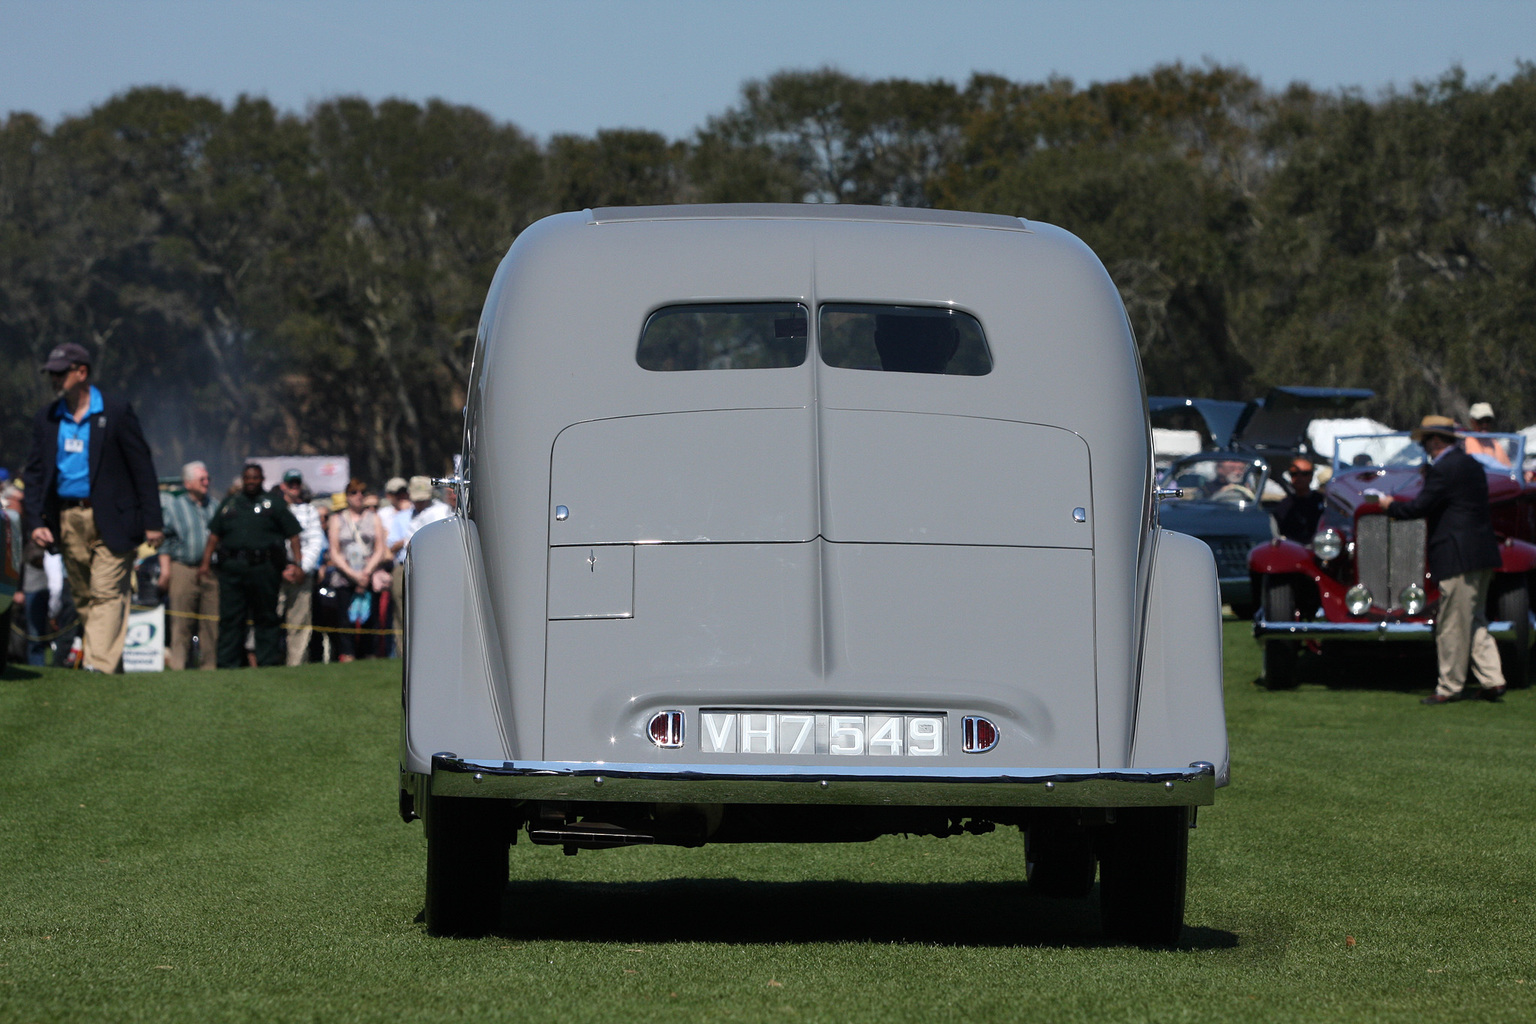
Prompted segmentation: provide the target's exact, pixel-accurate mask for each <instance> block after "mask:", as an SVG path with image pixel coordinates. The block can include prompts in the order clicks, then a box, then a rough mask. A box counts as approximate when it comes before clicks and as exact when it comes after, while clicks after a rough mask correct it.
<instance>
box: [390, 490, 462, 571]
mask: <svg viewBox="0 0 1536 1024" xmlns="http://www.w3.org/2000/svg"><path fill="white" fill-rule="evenodd" d="M451 515H453V509H451V508H449V507H448V506H447V505H445V504H443V503H442V502H441V501H438V500H437V499H435V498H434V499H433V500H432V504H430V505H428V506H427V507H426V508H424V509H421V510H420V511H417V510H416V507H415V506H414V505H412V506H411V508H410V509H408V510H406V511H404V512H401V513H400V514H399V515H397V516H395V521H394V522H393V523H391V524H390V527H389V546H390V547H394V546H395V542H396V541H404V542H405V543H404V544H402V545H400V550H399V551H397V552H395V563H396V564H397V565H404V564H405V549H406V548H408V547H410V544H411V538H412V537H414V536H415V535H416V531H417V530H419V529H421V528H422V527H423V526H426V525H427V524H428V523H435V522H437V521H438V520H439V519H447V518H448V517H449V516H451Z"/></svg>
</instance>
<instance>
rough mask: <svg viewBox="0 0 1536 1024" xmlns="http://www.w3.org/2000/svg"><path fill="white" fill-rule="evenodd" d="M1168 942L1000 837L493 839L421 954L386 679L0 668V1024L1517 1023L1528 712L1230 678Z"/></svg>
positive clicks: (378, 675) (362, 665) (1535, 879)
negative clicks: (499, 854) (498, 883)
mask: <svg viewBox="0 0 1536 1024" xmlns="http://www.w3.org/2000/svg"><path fill="white" fill-rule="evenodd" d="M1226 636H1227V716H1228V721H1229V723H1230V729H1231V740H1232V750H1233V758H1232V777H1233V785H1232V786H1231V787H1230V788H1228V789H1226V790H1223V791H1221V792H1220V793H1219V794H1218V797H1217V803H1216V805H1215V806H1214V807H1210V808H1206V809H1204V810H1203V811H1202V812H1201V814H1200V827H1199V829H1198V830H1196V831H1195V832H1194V833H1193V834H1192V836H1191V840H1190V896H1189V907H1188V917H1187V919H1188V927H1187V929H1186V931H1185V939H1184V943H1183V945H1182V946H1181V947H1180V948H1178V949H1175V950H1161V951H1146V950H1139V949H1131V948H1118V947H1107V946H1102V945H1100V944H1099V942H1098V940H1097V938H1096V918H1097V912H1096V907H1095V904H1094V903H1093V902H1092V901H1091V900H1090V901H1088V902H1057V901H1051V900H1045V899H1039V898H1035V897H1032V896H1031V895H1030V894H1029V892H1028V891H1027V890H1026V889H1025V888H1024V886H1023V883H1022V882H1021V881H1020V880H1021V878H1022V876H1023V857H1022V854H1023V844H1022V841H1021V840H1020V838H1019V836H1018V833H1017V832H1015V831H1011V830H1006V831H1004V830H1000V831H998V832H996V833H994V834H992V835H988V836H981V837H961V838H956V839H948V840H933V839H897V838H892V839H886V840H882V841H879V842H876V843H870V844H855V845H848V846H827V847H814V846H762V847H737V848H732V847H708V848H705V849H703V850H673V849H663V848H653V849H645V848H640V849H630V850H615V851H603V852H584V853H582V854H581V855H580V856H578V857H565V856H562V855H561V853H560V851H559V850H557V849H549V848H535V847H533V846H530V845H528V844H526V842H525V843H524V844H522V845H519V846H517V847H514V849H513V851H512V874H513V882H512V886H511V890H510V891H509V893H508V906H509V908H511V915H510V916H509V918H508V920H507V922H506V927H505V928H504V929H503V933H502V934H501V935H499V936H497V937H493V938H490V939H484V940H474V941H462V940H441V939H431V938H428V937H427V936H426V935H425V933H424V931H423V927H422V925H421V924H420V922H419V920H418V918H419V915H420V911H421V907H422V876H423V871H424V868H423V864H424V858H425V844H424V841H423V839H422V830H421V825H420V823H419V822H418V823H414V824H412V825H409V826H407V825H403V824H401V822H400V820H399V818H398V816H397V815H396V813H395V774H394V773H395V734H396V729H397V726H398V721H397V719H398V713H399V698H398V693H397V690H396V686H397V682H396V677H395V674H394V667H395V666H394V665H392V664H384V663H370V662H359V663H355V664H352V665H347V666H314V667H308V668H304V669H271V670H261V671H246V672H220V673H198V672H185V673H175V674H171V673H168V674H165V675H161V676H129V677H116V678H105V679H104V678H102V677H100V676H91V675H86V674H84V673H78V672H64V671H57V670H46V671H43V670H29V669H16V668H12V669H11V671H10V672H9V673H8V674H7V675H6V676H5V677H4V678H3V680H0V771H3V773H4V780H5V786H4V790H3V792H4V795H3V798H0V879H3V881H0V893H3V899H0V1021H6V1022H9V1021H45V1020H69V1021H96V1020H99V1021H114V1022H116V1021H134V1020H155V1021H159V1020H187V1021H198V1022H205V1021H223V1020H242V1021H243V1020H260V1021H289V1020H306V1021H307V1020H314V1021H352V1020H360V1021H362V1020H368V1021H389V1022H400V1021H412V1022H414V1021H431V1020H467V1021H495V1020H518V1021H562V1022H566V1021H571V1022H574V1021H645V1020H665V1021H669V1022H670V1021H680V1020H777V1021H784V1020H793V1021H817V1020H824V1021H844V1020H878V1021H900V1020H939V1019H950V1018H961V1019H965V1020H974V1021H994V1020H1023V1021H1031V1022H1042V1024H1043V1022H1051V1024H1055V1022H1060V1021H1079V1020H1080V1021H1101V1020H1111V1021H1117V1020H1126V1021H1132V1020H1134V1021H1142V1020H1145V1021H1195V1020H1210V1021H1223V1022H1230V1021H1234V1020H1242V1021H1324V1022H1328V1024H1339V1022H1341V1021H1369V1020H1394V1021H1415V1022H1418V1021H1432V1020H1461V1021H1473V1020H1476V1021H1531V1020H1533V1019H1536V914H1533V910H1536V885H1533V883H1536V829H1533V819H1536V796H1533V793H1532V778H1533V776H1536V753H1533V751H1536V746H1533V739H1536V693H1533V692H1532V691H1520V692H1517V693H1512V694H1511V696H1509V697H1508V698H1507V699H1506V700H1505V702H1504V703H1503V704H1501V705H1490V704H1484V703H1471V702H1468V703H1463V704H1457V705H1451V706H1446V707H1432V708H1426V707H1422V706H1420V705H1419V703H1418V700H1417V698H1418V697H1419V696H1421V695H1422V694H1423V693H1425V692H1427V687H1428V682H1429V681H1428V679H1427V678H1425V679H1424V680H1423V685H1422V686H1421V687H1420V688H1419V689H1417V690H1414V691H1412V692H1410V691H1407V690H1391V689H1381V688H1370V687H1365V688H1352V689H1351V688H1334V689H1329V688H1325V687H1323V686H1319V685H1303V686H1302V687H1301V688H1300V689H1299V690H1296V691H1294V692H1288V693H1266V692H1264V691H1262V690H1260V689H1258V688H1256V687H1255V686H1254V685H1253V682H1252V680H1253V679H1254V677H1255V676H1257V675H1258V655H1257V649H1256V647H1255V646H1254V644H1253V643H1252V641H1251V640H1249V639H1247V637H1246V633H1245V627H1244V626H1243V625H1242V624H1239V623H1235V622H1233V623H1228V625H1227V634H1226Z"/></svg>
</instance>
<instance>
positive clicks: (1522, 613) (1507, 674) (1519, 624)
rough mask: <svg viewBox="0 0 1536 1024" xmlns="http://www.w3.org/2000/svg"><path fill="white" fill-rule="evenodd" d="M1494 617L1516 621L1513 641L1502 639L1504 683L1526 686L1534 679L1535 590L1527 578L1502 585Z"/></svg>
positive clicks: (1500, 642) (1500, 647) (1495, 605)
mask: <svg viewBox="0 0 1536 1024" xmlns="http://www.w3.org/2000/svg"><path fill="white" fill-rule="evenodd" d="M1493 615H1494V618H1496V619H1499V620H1502V621H1506V622H1513V623H1515V636H1514V639H1513V640H1501V641H1499V660H1500V661H1501V662H1503V666H1504V685H1506V686H1514V687H1523V686H1529V685H1530V681H1531V592H1530V590H1529V588H1528V587H1527V585H1526V582H1525V580H1524V578H1521V579H1519V581H1518V582H1516V583H1514V584H1512V585H1510V586H1508V587H1505V588H1501V589H1500V590H1499V591H1498V592H1497V597H1495V599H1494V608H1493Z"/></svg>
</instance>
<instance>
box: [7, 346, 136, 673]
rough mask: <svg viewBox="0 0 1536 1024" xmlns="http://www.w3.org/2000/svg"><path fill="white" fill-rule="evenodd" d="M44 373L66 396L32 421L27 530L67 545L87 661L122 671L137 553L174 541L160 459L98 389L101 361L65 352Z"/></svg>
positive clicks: (126, 411)
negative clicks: (169, 536) (164, 510)
mask: <svg viewBox="0 0 1536 1024" xmlns="http://www.w3.org/2000/svg"><path fill="white" fill-rule="evenodd" d="M42 369H43V372H44V373H46V374H48V376H49V379H50V380H51V381H52V383H53V389H54V392H55V393H56V394H57V395H58V396H59V397H58V399H57V400H56V401H53V402H49V403H48V404H47V405H45V406H44V407H43V408H42V409H41V410H39V411H38V414H37V416H36V417H35V418H34V419H33V421H32V451H31V454H30V455H29V456H28V457H27V465H26V469H25V470H23V472H22V478H23V479H24V480H25V481H26V485H27V486H26V497H25V501H24V506H23V514H24V517H25V528H26V530H27V532H28V534H29V535H30V536H31V538H32V540H33V541H34V542H36V543H37V544H38V545H39V546H41V547H44V548H48V549H50V550H52V549H54V547H55V545H58V546H59V547H61V548H62V549H63V554H64V569H65V572H66V573H67V574H68V576H69V590H70V594H71V595H72V596H73V598H74V601H75V607H76V608H78V609H79V611H80V619H81V622H82V623H83V624H84V630H83V633H84V646H85V650H84V654H83V657H82V659H81V664H82V665H84V667H85V668H87V669H90V670H93V671H97V672H118V671H120V670H121V669H122V662H123V642H124V641H125V639H126V638H127V635H128V591H129V587H130V585H131V582H130V581H131V576H132V572H131V570H132V568H133V556H134V552H135V549H137V548H138V546H139V544H140V543H141V542H144V541H147V542H148V543H149V544H151V545H152V546H155V547H158V546H159V545H160V542H161V541H162V540H163V539H164V535H163V533H162V532H161V531H162V521H161V515H160V497H159V487H158V486H157V483H156V478H155V464H154V460H153V458H151V456H150V452H149V444H148V443H147V442H146V441H145V440H144V432H143V430H141V429H140V428H139V420H138V417H136V416H135V415H134V414H133V407H132V406H131V405H129V404H128V403H127V402H125V401H123V400H122V399H120V398H112V397H109V396H105V395H103V394H102V393H101V391H100V390H98V389H97V388H96V387H95V386H94V385H93V384H92V383H91V356H90V353H88V352H87V351H86V350H85V349H84V348H83V347H82V346H80V345H77V344H75V343H74V342H65V343H64V344H62V345H59V346H57V347H56V348H54V349H53V350H52V351H50V352H49V353H48V357H47V359H46V360H44V362H43V367H42Z"/></svg>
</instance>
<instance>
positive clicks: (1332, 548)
mask: <svg viewBox="0 0 1536 1024" xmlns="http://www.w3.org/2000/svg"><path fill="white" fill-rule="evenodd" d="M1343 551H1344V538H1343V537H1340V536H1339V533H1338V531H1337V530H1334V529H1332V528H1330V529H1327V530H1320V531H1318V534H1317V536H1316V537H1313V538H1312V553H1313V554H1314V555H1316V556H1317V558H1318V561H1320V562H1331V561H1333V560H1334V559H1335V558H1338V557H1339V555H1340V554H1342V553H1343Z"/></svg>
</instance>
